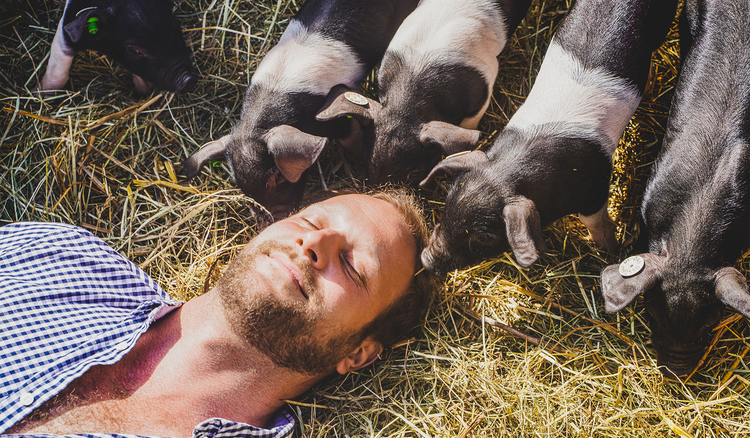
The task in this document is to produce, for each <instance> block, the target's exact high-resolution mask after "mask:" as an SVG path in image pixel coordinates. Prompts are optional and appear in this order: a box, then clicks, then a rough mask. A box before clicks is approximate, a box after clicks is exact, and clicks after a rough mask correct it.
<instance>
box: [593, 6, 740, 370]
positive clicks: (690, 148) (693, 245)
mask: <svg viewBox="0 0 750 438" xmlns="http://www.w3.org/2000/svg"><path fill="white" fill-rule="evenodd" d="M684 11H685V17H686V20H683V21H682V23H681V26H682V24H687V25H688V27H687V28H681V29H680V34H681V35H685V36H686V37H688V38H683V39H682V40H681V45H685V46H686V47H687V50H686V57H685V59H684V60H683V67H682V71H681V73H680V77H679V80H678V83H677V87H676V91H675V95H674V98H673V101H672V107H671V110H670V115H669V121H668V128H667V132H666V135H665V138H664V145H663V147H662V150H661V152H660V155H659V157H658V159H657V162H656V165H655V169H654V171H653V173H652V176H651V178H650V179H649V182H648V185H647V187H646V192H645V194H644V198H643V206H642V207H643V208H642V214H643V219H644V223H645V225H646V239H647V241H648V251H649V252H648V253H644V254H640V255H639V256H637V257H640V258H641V259H642V260H643V261H644V267H643V270H642V271H641V272H640V273H637V274H635V275H632V276H624V275H622V274H621V273H620V269H619V265H612V266H609V267H607V268H605V269H604V271H603V272H602V294H603V296H604V300H605V310H607V311H608V312H616V311H619V310H620V309H622V308H623V307H624V306H626V305H627V304H629V303H630V302H631V301H633V300H634V299H635V298H636V297H637V296H638V295H639V294H643V295H644V298H645V305H646V311H647V312H646V315H647V317H648V320H649V325H650V328H651V334H652V342H653V346H654V348H655V349H656V352H657V360H658V364H659V365H661V366H665V367H666V369H667V370H669V372H670V373H672V374H675V375H685V374H688V373H690V372H691V371H693V369H695V368H696V366H697V365H698V363H699V360H700V359H701V357H702V356H703V353H704V351H705V348H706V347H707V346H708V344H709V342H710V340H711V338H712V330H713V328H714V327H716V325H717V323H718V320H719V318H720V315H721V311H722V309H723V308H724V305H725V304H726V305H728V306H729V307H732V308H734V309H736V310H737V311H739V312H741V313H742V314H744V315H745V316H749V317H750V294H748V288H747V282H746V280H745V278H744V277H743V275H742V274H741V273H740V272H739V271H737V270H736V269H735V268H733V267H732V265H733V264H734V263H735V261H736V260H737V259H738V258H739V257H740V256H741V254H742V249H743V248H746V247H747V246H750V215H749V211H750V210H749V208H748V204H750V198H749V197H748V188H749V185H750V183H749V182H748V181H749V180H750V53H748V51H747V47H748V43H750V12H749V11H750V2H748V1H747V0H741V1H738V0H731V1H730V0H701V1H688V2H686V7H685V9H684ZM691 39H692V47H689V45H688V44H687V42H688V41H690V40H691ZM632 260H634V259H631V260H630V261H628V262H632ZM635 260H638V259H635Z"/></svg>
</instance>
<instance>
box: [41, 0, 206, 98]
mask: <svg viewBox="0 0 750 438" xmlns="http://www.w3.org/2000/svg"><path fill="white" fill-rule="evenodd" d="M81 50H95V51H97V52H99V53H102V54H104V55H107V56H109V57H111V58H113V59H114V60H116V61H117V62H119V63H120V64H122V65H123V66H124V67H125V68H126V69H128V70H129V71H130V72H131V73H133V82H134V84H135V87H136V91H137V92H139V93H141V94H145V93H148V92H150V91H151V90H152V89H153V88H154V86H158V87H159V88H163V89H166V90H171V91H184V90H188V89H190V88H192V87H193V86H194V85H195V83H196V82H197V80H198V76H197V74H196V73H195V68H194V67H193V63H192V61H191V59H190V52H189V51H188V49H187V46H186V45H185V40H184V38H183V37H182V31H181V30H180V25H179V23H178V22H177V20H176V19H175V17H174V15H173V14H172V3H171V2H170V1H167V0H69V1H68V2H67V3H66V4H65V10H64V12H63V17H62V19H61V20H60V24H59V25H58V27H57V32H56V33H55V38H54V40H53V41H52V48H51V52H50V57H49V63H48V64H47V70H46V72H45V74H44V77H43V78H42V81H41V83H40V86H39V89H40V90H41V91H48V90H56V89H61V88H62V87H63V86H64V85H65V83H66V82H67V80H68V73H69V71H70V66H71V64H72V62H73V56H74V55H75V53H76V52H78V51H81Z"/></svg>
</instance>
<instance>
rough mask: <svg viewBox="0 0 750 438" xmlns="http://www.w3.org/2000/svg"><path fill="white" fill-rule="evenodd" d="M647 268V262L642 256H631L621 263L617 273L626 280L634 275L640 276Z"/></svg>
mask: <svg viewBox="0 0 750 438" xmlns="http://www.w3.org/2000/svg"><path fill="white" fill-rule="evenodd" d="M645 267H646V261H645V260H643V257H641V256H637V255H636V256H630V257H628V258H626V259H625V260H623V261H622V263H620V266H619V267H618V268H617V271H618V272H619V273H620V275H622V276H623V277H624V278H629V277H632V276H634V275H638V274H640V273H641V271H643V268H645Z"/></svg>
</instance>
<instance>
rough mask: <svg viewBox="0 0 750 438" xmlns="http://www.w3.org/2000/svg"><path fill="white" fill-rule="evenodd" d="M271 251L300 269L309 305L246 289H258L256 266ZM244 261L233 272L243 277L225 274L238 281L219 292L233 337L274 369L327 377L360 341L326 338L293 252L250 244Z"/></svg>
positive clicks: (315, 296) (307, 278)
mask: <svg viewBox="0 0 750 438" xmlns="http://www.w3.org/2000/svg"><path fill="white" fill-rule="evenodd" d="M272 252H281V253H284V254H287V255H289V258H290V259H291V260H292V262H293V263H295V264H296V265H297V266H298V267H299V270H300V271H301V272H302V275H303V277H304V284H305V289H306V292H307V294H308V295H309V302H307V303H304V302H300V301H295V300H283V299H281V298H280V297H279V296H278V295H277V294H275V293H273V292H269V291H266V290H255V291H252V292H251V291H249V290H248V288H254V287H255V288H258V287H261V288H262V286H261V285H259V284H258V283H257V282H255V281H254V277H256V276H255V275H254V274H255V273H256V272H257V270H256V269H255V268H256V263H254V262H255V261H256V260H258V259H259V258H260V257H262V256H267V255H268V254H270V253H272ZM242 259H243V263H242V266H241V268H240V269H235V271H241V272H231V273H230V272H229V271H228V272H227V273H226V274H225V275H230V276H231V275H232V274H234V276H235V277H237V276H238V277H239V278H232V281H231V282H230V284H231V287H222V288H221V289H220V290H221V298H222V303H223V304H224V308H225V310H226V312H227V319H228V320H229V322H230V323H231V324H232V328H233V330H234V331H235V333H237V334H238V335H239V336H241V337H242V338H244V339H245V340H246V341H247V342H248V343H249V344H250V345H252V346H253V347H254V348H256V349H257V350H259V351H260V352H261V353H262V354H264V355H266V356H267V357H269V358H270V359H271V360H272V361H273V362H274V363H275V364H276V365H278V366H281V367H285V368H289V369H291V370H294V371H297V372H302V373H306V374H310V375H318V374H327V373H330V372H332V371H333V370H334V369H335V367H336V364H337V363H338V362H339V361H340V360H341V359H343V358H344V357H346V355H347V354H349V353H350V352H351V351H352V350H353V349H354V348H355V347H356V346H357V345H359V343H360V342H362V340H363V338H362V336H361V333H356V332H350V333H341V332H338V333H330V327H329V324H327V321H326V319H325V317H324V316H325V315H324V313H325V312H324V310H323V308H322V296H321V294H320V293H319V289H318V286H317V284H316V281H315V276H314V275H313V271H312V267H311V266H310V265H309V263H305V260H304V259H303V258H300V257H298V256H297V255H296V253H295V252H294V251H293V249H292V248H290V247H286V246H284V245H282V244H279V243H277V242H262V243H260V244H257V245H254V241H251V242H250V243H249V244H248V246H247V247H246V248H245V249H244V250H243V254H242ZM238 274H239V275H238ZM256 278H257V277H256ZM326 334H327V335H326Z"/></svg>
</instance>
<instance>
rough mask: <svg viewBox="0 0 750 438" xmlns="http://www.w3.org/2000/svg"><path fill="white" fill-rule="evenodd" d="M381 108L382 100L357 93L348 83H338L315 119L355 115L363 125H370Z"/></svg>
mask: <svg viewBox="0 0 750 438" xmlns="http://www.w3.org/2000/svg"><path fill="white" fill-rule="evenodd" d="M381 108H382V106H381V105H380V102H378V101H376V100H373V99H370V98H369V97H365V96H363V95H361V94H359V93H355V92H354V91H351V90H350V89H349V88H348V87H347V86H346V85H336V86H335V87H333V88H332V89H331V91H330V92H329V93H328V97H327V98H326V103H325V104H323V107H322V108H321V109H320V110H319V111H318V114H317V115H315V119H316V120H317V121H319V122H326V121H329V120H333V119H338V118H341V117H354V118H356V119H357V121H359V123H360V124H362V126H368V125H370V124H371V123H372V122H373V120H375V117H376V115H377V113H378V112H379V111H380V109H381Z"/></svg>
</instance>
